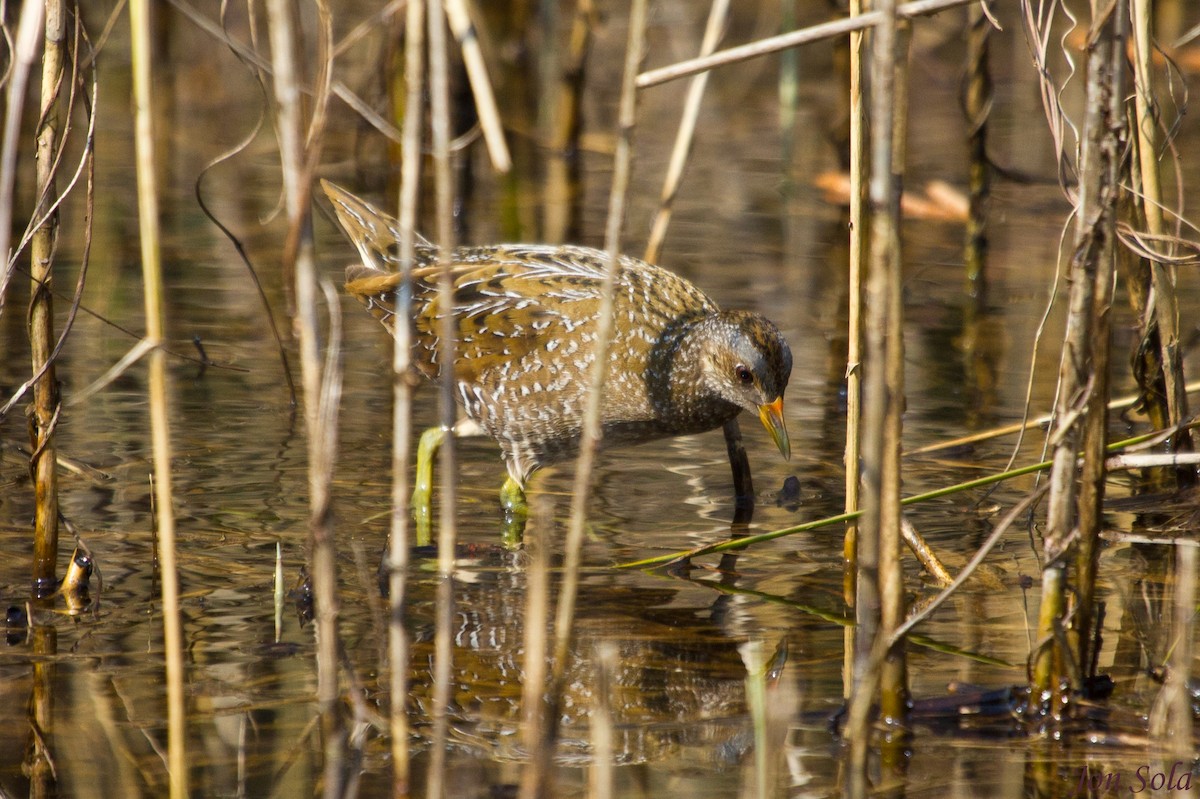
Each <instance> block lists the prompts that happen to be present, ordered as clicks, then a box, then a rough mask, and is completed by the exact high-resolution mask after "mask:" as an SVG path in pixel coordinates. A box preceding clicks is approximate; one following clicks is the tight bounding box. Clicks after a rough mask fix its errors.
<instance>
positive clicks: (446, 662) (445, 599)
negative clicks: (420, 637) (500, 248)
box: [425, 0, 458, 799]
mask: <svg viewBox="0 0 1200 799" xmlns="http://www.w3.org/2000/svg"><path fill="white" fill-rule="evenodd" d="M425 13H426V23H427V28H428V37H429V108H430V129H431V133H432V140H433V169H434V182H435V184H436V189H437V205H436V214H435V217H436V220H437V221H436V225H437V243H438V265H439V267H440V270H439V274H438V304H439V305H440V306H441V307H443V308H452V307H454V281H453V276H452V275H451V273H450V270H451V254H452V252H453V250H454V218H453V202H454V196H453V193H454V185H453V182H452V181H453V177H452V175H451V169H450V139H451V138H452V136H453V132H452V131H451V128H450V125H451V122H450V77H449V65H448V57H449V56H448V53H447V42H446V17H445V13H444V11H443V8H442V3H441V2H440V0H429V2H428V5H427V7H426V11H425ZM438 334H439V335H438V338H439V342H438V363H439V364H440V365H441V371H440V374H439V378H438V388H439V392H438V399H439V403H438V407H439V413H440V424H441V426H442V428H443V429H444V430H446V431H452V430H453V428H454V420H455V414H456V413H457V411H456V408H455V402H454V357H455V356H454V353H455V338H456V335H457V331H456V329H455V321H454V316H453V315H452V314H448V313H447V314H443V315H442V317H441V320H440V326H439V329H438ZM455 449H456V447H455V442H454V435H453V434H452V433H450V432H447V435H446V436H445V441H444V442H443V444H442V447H441V463H440V466H441V474H442V483H441V494H440V497H441V507H440V509H439V511H440V513H439V518H438V522H439V529H438V543H437V547H438V587H437V621H436V629H435V632H434V661H433V710H432V716H433V733H432V739H433V742H432V751H431V752H430V760H429V774H428V779H427V781H426V787H425V794H426V796H428V797H429V799H441V797H442V796H443V795H444V793H445V788H446V741H447V735H448V732H449V723H450V720H449V710H450V698H451V689H452V687H453V686H452V685H451V680H452V668H453V665H454V663H453V658H454V650H453V643H454V641H453V624H454V555H455V550H456V548H457V538H458V530H457V522H456V518H455V514H456V513H457V510H458V487H457V485H456V480H457V477H458V471H457V468H456V466H455V461H456V459H455Z"/></svg>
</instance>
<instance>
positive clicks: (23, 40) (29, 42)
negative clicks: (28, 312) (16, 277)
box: [0, 0, 46, 313]
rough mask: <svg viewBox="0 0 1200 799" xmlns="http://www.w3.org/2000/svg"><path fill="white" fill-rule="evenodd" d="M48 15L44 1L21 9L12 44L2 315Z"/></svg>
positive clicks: (1, 148)
mask: <svg viewBox="0 0 1200 799" xmlns="http://www.w3.org/2000/svg"><path fill="white" fill-rule="evenodd" d="M45 11H46V6H45V2H44V0H25V2H24V3H23V4H22V5H21V19H20V22H19V23H18V24H17V35H16V37H15V40H14V42H13V44H12V49H13V53H12V65H11V70H10V74H9V77H8V89H7V91H6V93H5V105H4V107H5V113H4V141H3V143H2V144H0V258H3V259H4V273H3V276H0V313H2V312H3V311H4V302H5V298H6V297H7V296H8V284H9V281H10V280H11V279H12V274H13V268H14V267H15V265H16V263H15V261H14V260H13V259H12V257H11V254H10V253H9V248H10V247H11V245H12V212H13V184H14V183H15V182H16V174H17V150H18V147H19V145H20V143H21V117H22V115H23V112H24V110H25V102H24V100H25V90H26V88H27V87H28V86H29V73H30V72H31V71H32V70H33V63H34V61H35V59H36V58H37V53H38V43H39V41H40V39H41V38H42V31H43V27H42V19H43V15H44V14H45Z"/></svg>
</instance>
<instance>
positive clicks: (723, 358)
mask: <svg viewBox="0 0 1200 799" xmlns="http://www.w3.org/2000/svg"><path fill="white" fill-rule="evenodd" d="M703 370H704V376H705V382H706V383H707V384H708V386H709V387H710V389H712V390H714V391H715V392H716V393H717V394H719V395H720V396H721V398H722V399H724V400H726V401H727V402H732V403H734V404H735V405H739V406H741V407H743V408H745V409H746V410H748V411H753V412H754V413H757V414H758V418H759V419H760V420H762V423H763V426H764V427H766V428H767V432H768V433H770V434H771V440H773V441H774V442H775V446H777V447H779V452H780V453H781V454H782V455H783V457H784V458H785V459H787V458H790V457H791V454H792V448H791V443H790V442H789V440H788V434H787V427H786V426H785V425H784V421H783V392H784V389H786V388H787V384H788V377H789V376H791V373H792V351H791V350H790V349H789V348H788V345H787V341H785V340H784V338H783V334H782V333H780V332H779V328H777V327H776V326H775V325H774V324H773V323H772V322H771V321H770V320H768V319H766V318H765V317H762V316H760V315H758V314H755V313H747V312H744V311H726V312H723V313H720V314H718V315H717V316H716V318H715V319H714V320H713V325H712V329H711V330H710V335H709V336H708V337H707V341H706V342H705V348H704V356H703Z"/></svg>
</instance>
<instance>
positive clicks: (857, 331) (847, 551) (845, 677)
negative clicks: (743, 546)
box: [842, 0, 867, 697]
mask: <svg viewBox="0 0 1200 799" xmlns="http://www.w3.org/2000/svg"><path fill="white" fill-rule="evenodd" d="M863 10H864V9H863V0H850V18H851V19H853V18H855V17H858V16H860V15H861V14H862V13H863ZM864 39H865V36H864V34H863V32H862V31H861V30H858V31H854V32H852V33H851V34H850V41H849V51H850V103H849V117H850V119H849V127H850V137H849V147H850V152H849V164H850V242H849V258H848V261H849V263H848V270H849V271H848V275H847V289H846V303H847V308H846V446H845V450H844V452H845V454H844V456H843V461H844V464H843V465H844V467H845V491H846V499H845V505H844V509H845V512H846V513H853V514H857V513H858V510H859V493H860V489H861V485H862V482H861V481H862V474H861V471H860V468H859V467H860V462H861V458H862V347H863V328H862V310H863V285H862V284H863V263H864V261H865V255H866V214H865V213H864V202H863V201H864V199H865V197H866V194H867V192H866V180H865V176H866V174H867V172H866V167H867V149H866V135H865V133H866V107H865V105H864V102H863V98H864V83H863V41H864ZM842 558H843V560H844V561H845V562H844V565H843V571H842V595H843V597H844V599H845V602H846V604H847V605H848V606H849V607H856V606H857V594H858V518H857V516H856V517H854V518H852V519H851V520H850V521H848V522H847V523H846V531H845V534H844V536H843V539H842ZM856 636H857V633H856V631H855V628H853V627H847V628H846V631H845V641H844V646H843V650H844V655H843V658H844V662H843V665H842V693H843V695H844V696H846V697H849V696H850V694H851V691H852V688H853V685H854V661H855V652H856V647H855V641H856Z"/></svg>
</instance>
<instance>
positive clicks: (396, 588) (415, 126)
mask: <svg viewBox="0 0 1200 799" xmlns="http://www.w3.org/2000/svg"><path fill="white" fill-rule="evenodd" d="M424 27H425V5H424V3H419V2H414V3H409V4H408V8H407V11H406V15H405V25H404V31H405V32H404V36H405V39H404V77H405V84H406V85H405V92H406V97H405V102H404V149H403V151H402V154H401V158H402V161H401V171H400V215H399V224H400V241H399V243H398V244H399V258H400V274H401V281H400V286H399V288H398V289H397V291H396V315H397V317H398V318H400V319H408V318H409V315H410V310H409V309H410V306H411V305H412V265H413V260H414V259H415V248H416V219H417V194H418V190H419V189H420V178H421V125H422V122H423V120H424V114H423V105H424V104H423V102H422V100H423V96H424V95H423V93H424V90H425V77H424V63H425V61H424V53H425V36H424ZM394 332H395V341H394V345H393V348H392V395H393V409H392V519H391V531H390V534H389V536H388V565H389V569H390V571H389V573H388V600H389V603H390V609H391V614H390V622H389V625H388V663H389V665H390V668H391V671H390V682H389V687H390V689H391V695H392V705H391V724H390V727H389V729H390V732H391V738H392V746H391V749H392V796H394V797H397V798H398V797H402V796H407V795H408V792H409V779H410V777H409V751H408V737H409V727H408V708H407V700H408V667H409V663H408V661H409V648H408V635H407V633H406V631H405V629H404V600H405V595H406V594H405V592H406V589H407V583H408V561H409V558H408V546H409V541H408V538H409V533H408V528H409V509H408V496H409V493H410V488H409V485H408V461H409V449H410V447H411V445H412V388H413V387H412V383H411V382H410V381H409V370H410V368H411V363H412V341H411V339H412V328H411V327H409V325H406V324H402V325H396V326H395V331H394Z"/></svg>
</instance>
